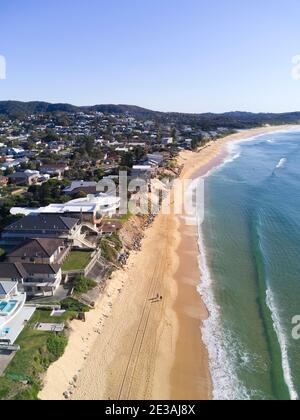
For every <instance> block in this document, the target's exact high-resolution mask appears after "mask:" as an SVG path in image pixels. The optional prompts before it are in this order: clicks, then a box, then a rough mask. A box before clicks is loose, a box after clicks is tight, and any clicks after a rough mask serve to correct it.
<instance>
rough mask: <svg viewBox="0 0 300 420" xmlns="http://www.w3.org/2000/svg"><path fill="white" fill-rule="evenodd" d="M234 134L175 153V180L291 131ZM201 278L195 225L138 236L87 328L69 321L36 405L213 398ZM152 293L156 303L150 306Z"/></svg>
mask: <svg viewBox="0 0 300 420" xmlns="http://www.w3.org/2000/svg"><path fill="white" fill-rule="evenodd" d="M292 128H293V126H278V127H266V128H259V129H253V130H246V131H244V132H239V133H237V134H234V135H232V136H228V137H226V138H224V139H221V140H218V141H217V142H214V143H210V144H209V145H207V147H205V148H203V149H202V150H200V151H199V152H198V153H195V152H182V153H181V156H180V158H179V162H180V163H181V164H184V165H185V167H184V169H183V172H182V174H181V178H182V179H184V178H185V179H190V178H198V177H199V176H204V175H205V174H206V173H207V172H208V171H210V170H211V169H213V168H214V167H216V166H218V165H219V164H221V163H222V162H223V161H224V159H225V158H226V156H227V153H226V150H225V146H226V145H227V144H229V143H232V142H234V141H242V140H245V139H249V138H250V137H254V136H258V135H261V134H267V133H271V132H276V131H281V130H284V129H292ZM200 279H201V268H200V264H199V246H198V229H197V226H189V227H187V226H186V225H185V223H184V221H183V218H182V217H180V216H175V215H172V214H171V215H168V216H164V215H162V214H159V215H158V216H157V217H156V219H155V222H154V224H153V225H152V226H151V227H150V228H149V229H147V230H146V231H145V238H144V240H143V242H142V250H141V252H139V253H136V252H133V253H132V254H131V255H130V258H129V260H128V264H127V266H126V268H125V270H118V271H117V272H115V273H114V274H113V277H112V280H110V281H109V282H108V286H107V289H106V291H105V293H104V295H103V296H101V297H100V298H99V301H98V302H97V305H96V308H95V310H94V311H91V312H90V313H89V314H87V322H86V323H82V322H80V321H73V322H72V323H71V330H72V332H71V334H70V339H69V344H68V346H67V349H66V352H65V354H64V356H63V357H62V358H61V359H60V360H58V361H57V362H55V363H54V364H53V365H52V366H50V368H49V370H48V372H47V375H46V378H45V386H44V389H43V390H42V391H41V393H40V395H39V397H40V399H42V400H62V399H64V396H63V394H64V392H66V391H70V399H74V400H81V399H82V400H89V399H92V400H94V399H146V400H148V399H149V400H150V399H154V400H157V399H166V400H176V399H183V400H193V399H195V400H206V399H212V394H213V390H212V380H211V375H210V371H209V355H208V350H207V348H206V347H205V345H204V343H203V340H202V337H201V328H202V323H203V321H204V320H205V319H207V317H208V316H209V313H208V310H207V308H206V307H205V305H204V302H203V299H202V298H201V296H200V294H199V292H198V288H199V282H200ZM157 293H159V294H160V295H162V296H163V301H162V302H158V303H157V304H156V303H151V302H150V301H149V299H151V298H152V297H153V296H156V294H157Z"/></svg>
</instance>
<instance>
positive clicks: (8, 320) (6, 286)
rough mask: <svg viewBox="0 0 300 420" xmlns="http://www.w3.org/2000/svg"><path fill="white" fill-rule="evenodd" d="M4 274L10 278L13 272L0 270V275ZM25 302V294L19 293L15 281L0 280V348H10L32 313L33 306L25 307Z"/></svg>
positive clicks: (33, 310)
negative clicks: (3, 272)
mask: <svg viewBox="0 0 300 420" xmlns="http://www.w3.org/2000/svg"><path fill="white" fill-rule="evenodd" d="M4 275H7V277H8V278H11V275H13V276H14V275H15V274H14V272H12V273H6V274H2V273H1V272H0V277H2V276H4ZM25 302H26V294H25V293H20V291H19V290H18V283H17V282H15V281H10V280H6V279H5V281H0V349H3V350H12V346H13V345H14V344H15V342H16V340H17V338H18V337H19V335H20V334H21V332H22V331H23V329H24V327H25V325H26V322H28V321H29V320H30V318H31V317H32V315H33V314H34V312H35V308H34V307H25V306H24V305H25Z"/></svg>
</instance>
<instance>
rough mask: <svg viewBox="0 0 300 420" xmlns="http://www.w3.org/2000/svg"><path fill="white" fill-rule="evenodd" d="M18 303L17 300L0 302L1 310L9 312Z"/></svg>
mask: <svg viewBox="0 0 300 420" xmlns="http://www.w3.org/2000/svg"><path fill="white" fill-rule="evenodd" d="M17 303H18V302H17V301H16V300H9V301H4V302H0V312H3V313H7V314H9V313H10V312H12V311H13V310H14V309H15V307H16V305H17Z"/></svg>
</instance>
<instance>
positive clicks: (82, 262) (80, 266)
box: [62, 251, 92, 271]
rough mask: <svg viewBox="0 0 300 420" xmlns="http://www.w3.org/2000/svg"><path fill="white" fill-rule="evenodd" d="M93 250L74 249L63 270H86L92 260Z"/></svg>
mask: <svg viewBox="0 0 300 420" xmlns="http://www.w3.org/2000/svg"><path fill="white" fill-rule="evenodd" d="M91 255H92V253H91V252H85V251H72V252H70V254H69V256H68V258H67V259H66V261H65V263H64V265H63V267H62V270H63V271H76V270H84V269H85V267H86V266H87V265H88V263H89V262H90V260H91Z"/></svg>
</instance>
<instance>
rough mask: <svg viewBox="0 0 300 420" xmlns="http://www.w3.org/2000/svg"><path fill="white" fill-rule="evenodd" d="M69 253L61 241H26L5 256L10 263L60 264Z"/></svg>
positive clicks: (52, 239)
mask: <svg viewBox="0 0 300 420" xmlns="http://www.w3.org/2000/svg"><path fill="white" fill-rule="evenodd" d="M69 252H70V247H68V246H67V245H66V244H65V243H64V241H63V240H62V239H56V238H35V239H28V240H27V241H25V242H23V243H22V244H21V245H19V246H17V247H16V248H15V249H13V250H12V251H10V252H8V254H7V255H6V260H7V261H8V262H10V263H15V262H22V263H33V264H61V263H62V262H63V261H64V260H65V259H66V257H67V256H68V254H69Z"/></svg>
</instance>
